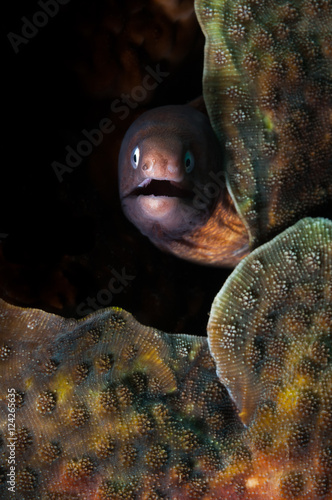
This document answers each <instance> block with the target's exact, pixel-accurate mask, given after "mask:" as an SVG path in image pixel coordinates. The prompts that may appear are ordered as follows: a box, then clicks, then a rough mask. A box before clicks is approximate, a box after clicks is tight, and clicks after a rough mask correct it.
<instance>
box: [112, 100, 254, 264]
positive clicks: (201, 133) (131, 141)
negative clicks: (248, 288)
mask: <svg viewBox="0 0 332 500" xmlns="http://www.w3.org/2000/svg"><path fill="white" fill-rule="evenodd" d="M137 147H138V148H139V160H138V162H137V165H133V162H132V155H133V151H134V150H135V149H136V148H137ZM188 152H190V155H191V161H192V163H193V162H194V166H193V168H192V169H188V167H187V169H186V164H185V163H186V159H187V156H186V155H187V154H188ZM192 163H191V166H192ZM119 190H120V199H121V203H122V208H123V211H124V213H125V215H126V216H127V217H128V219H129V220H130V221H131V222H132V223H133V224H135V226H136V227H137V228H138V229H139V230H140V231H141V232H142V233H143V234H144V235H146V236H147V237H148V238H149V239H150V240H151V241H152V243H154V244H155V245H156V246H157V247H159V248H160V249H162V250H164V251H168V252H171V253H173V254H175V255H177V256H178V257H181V258H184V259H187V260H191V261H193V262H198V263H201V264H210V265H217V266H218V265H219V266H235V265H236V264H237V263H238V262H239V260H241V258H242V257H243V256H244V255H245V254H246V253H247V252H248V236H247V232H246V230H245V228H244V226H243V224H242V222H241V221H240V219H239V217H238V215H237V213H236V211H235V208H234V206H233V204H232V201H231V199H230V196H229V194H228V191H227V188H226V185H225V181H224V175H223V166H222V149H221V146H220V145H219V142H218V140H217V138H216V136H215V134H214V132H213V130H212V128H211V126H210V123H209V120H208V118H207V116H205V115H204V114H203V113H201V112H200V111H198V110H197V109H194V108H193V107H191V106H186V105H184V106H164V107H160V108H155V109H152V110H150V111H147V112H146V113H144V114H143V115H141V116H140V117H139V118H138V119H137V120H136V121H135V122H134V123H133V124H132V125H131V126H130V128H129V129H128V131H127V133H126V135H125V137H124V139H123V142H122V146H121V150H120V155H119Z"/></svg>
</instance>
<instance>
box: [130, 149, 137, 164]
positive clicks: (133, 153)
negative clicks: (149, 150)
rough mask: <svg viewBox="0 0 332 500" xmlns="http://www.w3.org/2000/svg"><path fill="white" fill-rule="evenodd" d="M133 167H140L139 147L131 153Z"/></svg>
mask: <svg viewBox="0 0 332 500" xmlns="http://www.w3.org/2000/svg"><path fill="white" fill-rule="evenodd" d="M130 161H131V165H132V167H133V168H137V167H138V162H139V147H138V146H136V148H135V149H133V152H132V153H131V157H130Z"/></svg>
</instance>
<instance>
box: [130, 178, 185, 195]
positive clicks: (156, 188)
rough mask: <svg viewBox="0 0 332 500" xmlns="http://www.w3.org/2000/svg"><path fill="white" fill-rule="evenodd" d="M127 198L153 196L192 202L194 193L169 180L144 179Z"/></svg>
mask: <svg viewBox="0 0 332 500" xmlns="http://www.w3.org/2000/svg"><path fill="white" fill-rule="evenodd" d="M129 196H137V197H138V196H154V197H168V198H184V199H190V200H192V199H193V198H194V192H193V191H192V190H191V189H188V188H186V187H184V186H183V185H182V183H180V182H176V181H170V180H169V179H154V178H151V177H149V178H147V179H144V181H142V182H141V183H140V184H139V185H138V186H137V187H136V188H135V189H133V191H131V193H130V194H129Z"/></svg>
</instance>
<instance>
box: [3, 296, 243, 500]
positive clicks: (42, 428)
mask: <svg viewBox="0 0 332 500" xmlns="http://www.w3.org/2000/svg"><path fill="white" fill-rule="evenodd" d="M0 331H1V335H0V353H1V354H0V378H1V385H0V433H1V441H0V460H1V462H0V467H1V469H0V470H1V471H2V473H1V475H0V496H1V498H2V499H4V500H5V499H7V498H8V499H9V498H12V497H11V496H10V493H9V492H8V489H7V487H8V484H7V483H6V479H7V478H6V474H7V473H8V471H9V468H8V466H9V464H8V461H7V460H8V457H9V455H8V447H7V445H8V444H11V442H12V441H11V440H10V434H9V430H8V420H7V417H8V403H9V399H11V398H8V397H7V394H8V389H12V388H13V389H15V392H16V398H15V399H16V413H15V414H16V419H15V437H16V438H17V439H16V441H15V454H16V457H15V458H16V471H15V472H16V494H17V497H18V498H24V499H36V498H43V499H44V498H45V499H49V498H50V499H59V500H60V499H67V498H80V499H85V498H96V499H100V500H102V499H103V500H104V499H105V500H106V499H126V500H127V499H128V500H130V499H147V498H175V497H174V495H178V496H179V498H202V495H203V493H204V494H205V493H206V492H208V491H209V486H208V482H209V477H210V476H214V475H215V473H216V471H218V470H219V469H220V468H221V467H222V464H223V455H224V454H225V451H224V450H223V448H222V447H220V445H219V444H220V443H224V445H226V443H230V442H231V441H232V439H234V433H235V431H239V430H240V429H241V428H242V424H241V422H240V421H239V419H238V417H237V415H236V411H235V407H234V405H233V404H232V403H231V400H230V398H229V396H228V393H227V391H226V390H225V389H224V388H223V386H222V385H221V383H220V382H219V380H218V379H217V377H216V373H215V366H214V363H213V361H212V358H211V357H210V355H209V352H208V348H207V342H206V340H205V339H203V338H195V337H190V336H187V335H174V336H172V335H167V334H164V333H162V332H159V331H157V330H155V329H153V328H148V327H143V326H142V325H140V324H139V323H138V322H136V321H135V319H134V318H133V317H132V316H131V315H130V314H128V313H126V312H125V311H122V310H120V309H115V308H113V309H107V310H105V311H101V312H99V313H97V314H94V315H91V316H88V317H87V318H86V319H84V320H82V321H78V322H77V321H74V320H66V319H63V318H60V317H57V316H54V315H51V314H47V313H44V312H42V311H38V310H33V309H20V308H17V307H13V306H9V305H8V304H5V303H4V302H0ZM188 492H189V493H188ZM190 492H191V493H190ZM165 495H166V496H165ZM186 495H187V496H186Z"/></svg>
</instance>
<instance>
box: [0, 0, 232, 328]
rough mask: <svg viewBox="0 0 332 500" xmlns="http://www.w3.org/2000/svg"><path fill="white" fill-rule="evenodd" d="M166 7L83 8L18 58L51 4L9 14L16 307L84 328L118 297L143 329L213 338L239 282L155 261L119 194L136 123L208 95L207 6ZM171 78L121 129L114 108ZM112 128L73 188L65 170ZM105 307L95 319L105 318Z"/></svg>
mask: <svg viewBox="0 0 332 500" xmlns="http://www.w3.org/2000/svg"><path fill="white" fill-rule="evenodd" d="M165 5H166V7H165V6H163V5H162V3H161V2H158V1H154V2H148V1H142V2H137V1H135V2H134V1H133V2H128V1H121V2H115V1H106V0H102V1H92V0H91V1H89V0H85V1H81V0H80V1H78V0H77V1H76V0H70V1H68V2H67V4H66V5H59V12H58V13H57V14H56V15H55V16H54V17H53V18H51V17H49V19H48V21H47V24H46V25H45V26H44V27H40V28H38V33H37V34H35V35H34V36H33V37H32V38H31V39H29V40H28V42H27V43H26V44H24V43H21V44H19V45H18V53H15V51H14V49H13V47H12V45H11V43H10V40H9V39H8V36H7V35H8V33H10V32H11V33H14V34H16V35H19V36H22V28H23V25H24V21H22V17H23V16H25V17H26V18H27V19H28V20H30V21H33V18H34V17H33V16H34V15H35V13H36V12H38V11H43V9H42V8H41V6H40V5H39V4H38V2H37V1H24V2H23V1H14V2H6V4H5V6H3V7H2V11H3V12H2V15H1V19H2V22H1V30H2V42H3V43H2V46H3V57H2V61H3V73H2V89H3V94H2V97H3V107H2V113H1V116H2V132H1V152H2V165H1V196H0V233H1V235H0V239H1V242H2V244H1V245H0V246H1V251H0V295H1V297H2V298H4V299H5V300H7V301H8V302H10V303H13V304H17V305H21V306H29V307H38V308H41V309H44V310H46V311H50V312H54V313H56V314H60V315H63V316H71V317H76V318H78V317H80V314H81V313H80V312H79V311H82V306H81V308H80V309H79V310H78V307H79V306H80V305H82V303H83V304H86V300H87V298H88V297H91V298H92V299H96V297H99V298H100V297H104V299H103V300H104V302H106V303H105V304H104V305H105V306H120V307H123V308H125V309H126V310H128V311H129V312H131V313H133V314H134V316H135V317H136V318H137V319H138V320H139V321H141V322H142V323H145V324H148V325H150V326H156V327H158V328H160V329H162V330H165V331H172V332H186V333H191V334H199V335H205V328H206V323H207V320H208V311H209V309H210V306H211V303H212V300H213V297H214V296H215V294H216V293H217V291H218V290H219V289H220V287H221V284H222V283H223V281H224V279H225V277H226V276H227V275H228V274H229V270H223V269H213V268H208V267H205V266H199V265H194V264H191V263H188V262H185V261H181V260H179V259H177V258H175V257H173V256H171V255H167V254H164V253H162V252H161V251H159V250H158V249H156V248H154V247H153V245H152V244H151V243H150V242H149V240H147V238H145V237H144V236H142V235H141V234H140V233H139V231H138V230H137V229H136V228H135V227H134V226H133V225H132V224H130V223H129V222H128V221H127V220H126V219H125V217H124V216H123V214H122V212H121V208H120V204H119V198H118V191H117V156H118V151H119V147H120V144H121V140H122V137H123V135H124V133H125V131H126V129H127V128H128V126H129V125H130V123H131V122H132V121H133V120H134V119H135V117H136V116H138V114H140V113H141V112H142V111H144V110H146V109H149V108H152V107H156V106H159V105H162V104H176V103H187V102H189V101H190V100H192V99H194V98H195V97H197V96H199V95H200V94H201V92H202V88H201V80H202V71H203V48H204V37H203V35H202V33H201V31H200V28H199V26H198V23H197V21H196V20H195V17H194V14H193V2H192V1H187V2H186V1H185V2H178V4H176V3H175V2H174V3H172V2H169V3H167V2H166V3H165ZM167 9H168V10H167ZM157 64H159V65H160V68H161V69H162V70H163V71H167V72H169V73H170V75H169V76H168V77H167V78H165V79H164V80H163V82H162V83H160V85H158V87H157V88H156V90H155V91H154V92H150V93H149V94H148V95H147V98H146V99H145V100H144V101H143V102H141V103H140V104H139V106H138V107H137V108H136V109H132V110H130V114H129V116H128V118H127V119H126V120H120V119H119V114H117V115H116V114H115V113H112V111H110V105H111V103H112V102H113V101H114V100H115V99H118V98H121V94H122V93H127V94H130V92H131V90H132V89H133V88H134V87H135V86H137V85H140V84H141V82H142V79H143V78H144V76H145V74H146V69H145V68H146V66H147V65H149V66H150V67H152V68H155V67H156V66H157ZM106 117H108V118H110V119H111V120H112V121H113V122H114V124H115V130H114V131H113V132H112V133H110V134H108V135H105V136H104V140H103V141H102V143H101V144H100V145H99V146H96V147H94V148H93V151H92V153H91V154H90V155H88V156H87V157H86V158H85V159H84V161H82V162H81V163H80V165H78V166H77V167H76V168H75V169H74V170H73V172H71V173H64V174H63V181H62V182H59V180H58V178H57V176H56V175H55V172H54V169H53V168H52V162H54V161H58V162H59V163H63V164H64V163H65V157H66V149H65V148H66V146H68V145H70V146H71V147H72V148H73V149H75V148H76V146H77V144H78V143H79V142H80V141H81V140H82V139H85V138H84V136H83V135H82V130H83V129H86V130H88V131H90V130H91V129H93V128H98V126H99V122H100V120H101V119H103V118H106ZM123 268H125V272H126V274H128V275H130V276H131V277H133V279H130V280H128V285H126V286H124V288H123V290H122V291H121V292H120V293H117V294H113V297H112V298H110V299H109V300H108V299H107V294H106V295H105V294H104V295H103V294H100V293H99V292H100V290H102V289H107V286H108V283H109V280H110V279H111V278H112V269H115V270H116V271H117V272H119V273H121V272H122V270H123ZM98 293H99V295H98ZM96 304H97V305H96V306H95V307H92V308H90V309H91V311H92V310H93V309H95V308H96V307H99V308H101V307H103V305H102V304H101V303H100V301H98V300H97V302H96ZM88 309H89V307H88V306H86V307H85V306H84V307H83V310H88Z"/></svg>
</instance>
